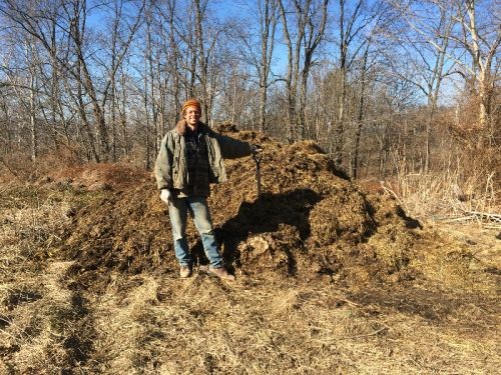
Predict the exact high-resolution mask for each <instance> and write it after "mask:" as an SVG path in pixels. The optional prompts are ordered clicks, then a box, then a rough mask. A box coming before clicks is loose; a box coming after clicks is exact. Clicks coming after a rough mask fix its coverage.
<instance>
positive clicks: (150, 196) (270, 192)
mask: <svg viewBox="0 0 501 375" xmlns="http://www.w3.org/2000/svg"><path fill="white" fill-rule="evenodd" d="M219 131H221V132H223V133H226V134H228V135H230V136H232V137H235V138H238V139H242V140H245V141H248V142H252V143H257V144H260V145H261V146H262V147H263V152H262V153H261V154H260V157H261V180H262V187H261V195H260V196H257V186H256V165H255V162H254V160H253V159H252V158H251V157H247V158H242V159H237V160H227V161H226V167H227V172H228V177H229V181H228V182H226V183H223V184H220V185H214V186H213V188H212V194H211V198H210V200H209V205H210V207H211V212H212V215H213V221H214V225H215V227H216V234H217V237H218V239H219V242H220V243H221V246H222V251H223V254H224V258H225V260H226V263H227V264H228V266H229V268H230V269H231V270H232V271H234V272H235V274H236V276H237V278H238V277H246V276H249V277H260V276H263V275H264V276H266V277H267V278H273V277H275V276H276V277H289V276H293V277H295V278H297V279H301V280H306V281H307V280H311V279H312V278H320V279H323V280H326V281H328V282H336V283H338V284H339V285H343V286H346V287H355V288H357V287H360V288H363V287H364V286H367V285H376V286H377V285H382V284H385V283H390V284H391V283H395V282H406V281H412V280H414V279H416V278H420V277H421V276H422V273H423V271H424V270H426V267H430V266H431V267H434V266H436V264H431V263H426V261H425V255H426V254H433V253H436V252H437V251H438V252H441V251H442V250H441V249H440V246H437V238H436V235H435V234H433V233H429V232H426V231H425V230H423V228H422V224H421V223H420V222H419V221H417V220H414V219H412V218H410V217H408V216H407V215H406V214H405V212H404V211H403V210H402V208H400V207H399V206H398V205H397V204H396V202H395V200H394V199H392V198H391V197H389V196H381V195H370V194H367V193H365V192H363V191H362V190H360V189H359V188H358V187H357V185H356V184H354V183H352V182H351V181H349V179H348V178H347V177H346V176H345V174H344V173H343V172H342V171H340V170H338V169H336V167H335V165H334V163H333V161H332V159H330V158H329V157H328V156H327V155H326V154H325V153H324V152H323V151H322V150H321V149H320V148H319V147H318V146H317V145H316V144H315V143H313V142H312V141H304V142H298V143H295V144H293V145H284V144H281V143H278V142H275V141H273V140H271V139H269V138H267V137H265V136H263V135H262V134H261V133H256V132H248V131H237V130H235V129H234V128H233V127H232V126H227V127H221V128H220V129H219ZM113 168H115V169H114V170H113V169H111V170H110V171H111V172H110V173H108V175H106V178H104V180H105V181H104V182H103V183H102V185H104V186H107V187H110V189H111V191H106V189H104V190H105V193H104V194H103V197H102V198H100V199H97V200H94V202H93V203H92V204H89V205H87V206H85V207H84V208H83V209H81V210H78V211H77V212H76V213H75V215H74V217H73V223H72V225H71V226H70V227H69V229H68V230H67V231H66V236H63V237H64V247H63V249H62V251H63V252H64V254H66V256H68V255H69V258H70V259H74V260H76V261H77V262H76V265H75V268H74V271H75V272H76V273H77V274H78V275H79V276H78V279H79V281H80V282H82V283H83V284H84V285H90V284H93V285H94V286H97V285H100V286H105V285H107V284H108V283H109V282H110V281H111V279H112V278H113V272H110V271H116V272H119V273H121V274H132V275H133V274H139V273H141V272H151V273H155V274H168V275H177V272H178V266H177V263H176V261H175V258H174V250H173V245H172V240H171V235H170V230H171V228H170V223H169V220H168V215H167V209H166V207H165V205H164V204H163V202H161V201H160V199H159V197H158V191H157V190H156V186H155V183H154V179H153V176H151V175H147V174H144V173H142V172H136V173H134V172H132V170H127V171H126V172H127V173H126V172H124V171H122V170H120V168H119V167H117V166H114V167H113ZM85 174H86V175H95V174H96V172H94V173H92V172H89V171H85ZM113 176H118V177H117V181H114V180H113ZM77 180H78V179H77ZM88 185H89V186H95V185H96V182H95V181H90V182H89V183H88ZM113 185H115V186H118V187H117V188H115V189H113ZM80 187H81V188H83V189H85V183H84V184H82V183H81V184H80ZM188 237H189V243H190V247H191V249H192V252H193V254H194V256H195V258H196V259H197V263H198V265H199V266H202V267H201V269H202V270H203V266H204V265H205V264H206V263H207V260H206V259H205V256H204V254H203V249H202V246H201V242H200V240H199V236H198V233H197V232H196V229H195V228H194V226H193V224H192V223H191V221H190V223H189V225H188ZM459 258H460V256H459V257H458V259H459ZM459 262H460V259H459ZM432 263H435V260H434V261H433V262H432ZM448 263H449V262H448ZM462 267H463V265H460V268H462ZM458 272H462V271H461V270H459V271H458ZM428 276H430V275H428ZM439 276H440V275H439ZM440 277H442V276H440Z"/></svg>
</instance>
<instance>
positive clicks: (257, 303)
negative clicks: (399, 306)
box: [93, 272, 500, 374]
mask: <svg viewBox="0 0 501 375" xmlns="http://www.w3.org/2000/svg"><path fill="white" fill-rule="evenodd" d="M347 293H348V291H342V290H339V288H338V287H337V286H335V285H328V284H325V283H322V282H320V281H318V282H317V283H307V284H304V283H298V282H297V281H296V280H293V279H282V280H274V282H272V283H270V281H269V280H264V279H263V280H257V279H249V278H247V277H245V276H243V275H241V276H240V277H239V280H238V281H237V282H236V283H235V284H231V285H228V284H224V283H221V282H220V281H219V280H216V279H214V278H213V277H210V276H208V275H206V274H205V273H203V272H201V273H199V274H197V275H196V276H195V277H194V278H192V279H189V280H184V281H180V280H178V279H176V278H173V277H172V276H171V275H166V276H165V277H157V276H152V275H141V276H138V277H136V278H134V279H133V280H130V279H129V280H125V279H124V280H120V279H119V278H117V279H116V283H115V285H114V286H113V287H111V288H110V289H109V290H107V292H106V293H105V294H103V295H102V296H99V297H97V298H95V299H94V300H93V306H95V308H96V309H95V312H96V316H98V317H99V318H98V319H97V320H96V328H97V331H98V332H99V336H98V340H97V342H98V343H99V344H98V346H96V348H95V349H96V357H95V358H96V360H97V361H98V362H101V366H100V367H99V372H100V373H107V374H114V373H131V374H134V373H137V374H139V373H144V374H383V373H387V374H402V373H405V374H411V373H419V374H422V373H465V374H466V373H468V374H482V373H492V372H495V370H496V368H497V366H498V365H499V364H500V363H499V360H498V358H497V356H496V350H497V349H496V333H495V330H492V328H493V327H486V328H485V329H479V328H478V327H477V328H476V329H475V330H474V331H473V330H472V331H469V330H468V329H465V327H463V326H462V325H461V323H460V322H456V324H449V323H448V322H447V321H446V320H444V321H435V322H432V321H429V320H427V319H425V318H423V317H420V316H419V315H414V314H412V313H410V312H408V313H402V312H399V311H397V310H395V309H394V308H391V307H389V306H381V305H378V304H376V303H372V304H362V303H358V302H354V301H353V300H350V298H347V297H346V294H347ZM453 315H454V314H450V317H449V318H450V319H452V318H453V317H452V316H453ZM480 337H481V339H480Z"/></svg>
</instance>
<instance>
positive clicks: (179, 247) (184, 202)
mask: <svg viewBox="0 0 501 375" xmlns="http://www.w3.org/2000/svg"><path fill="white" fill-rule="evenodd" d="M188 212H190V214H191V215H192V216H193V219H194V221H195V226H196V227H197V230H198V233H200V236H201V237H202V244H203V247H204V251H205V255H206V256H207V258H208V259H209V261H210V265H211V267H212V268H219V267H222V265H223V258H222V257H221V254H220V252H219V249H218V245H217V242H216V237H215V236H214V231H213V230H212V221H211V218H210V213H209V206H208V205H207V200H206V198H205V197H186V198H173V200H172V202H171V203H169V217H170V223H171V225H172V237H173V240H174V251H175V253H176V258H177V260H178V262H179V264H180V265H181V266H189V265H191V264H192V263H193V259H192V257H191V255H190V253H189V249H188V241H187V240H186V219H187V217H188Z"/></svg>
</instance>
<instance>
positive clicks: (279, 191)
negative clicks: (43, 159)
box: [0, 127, 501, 374]
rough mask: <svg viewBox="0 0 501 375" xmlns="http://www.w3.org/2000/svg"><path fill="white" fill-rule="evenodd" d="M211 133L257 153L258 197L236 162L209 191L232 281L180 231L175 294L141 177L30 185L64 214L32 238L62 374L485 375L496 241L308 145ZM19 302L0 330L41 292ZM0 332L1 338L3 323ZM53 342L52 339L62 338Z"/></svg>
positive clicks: (92, 169) (244, 163)
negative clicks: (354, 174) (185, 264)
mask: <svg viewBox="0 0 501 375" xmlns="http://www.w3.org/2000/svg"><path fill="white" fill-rule="evenodd" d="M219 130H220V131H221V132H226V133H228V134H229V135H231V136H233V137H236V138H239V139H242V140H247V141H250V142H254V143H258V144H260V145H261V146H262V147H263V152H262V155H261V157H262V161H261V180H262V186H261V194H260V195H259V196H258V195H257V186H256V166H255V163H254V161H253V159H252V158H243V159H238V160H227V161H226V167H227V172H228V176H229V181H228V182H226V183H223V184H221V185H218V186H214V187H213V189H212V194H211V197H210V200H209V204H210V206H211V212H212V214H213V221H214V224H215V227H216V235H217V237H218V239H219V242H220V243H221V249H222V251H223V255H224V258H225V261H226V263H227V265H228V267H229V268H230V269H231V271H232V272H233V273H235V275H236V276H237V281H236V282H234V283H224V282H221V281H219V280H217V279H215V278H214V277H213V276H211V275H209V274H208V273H207V272H206V264H207V259H206V258H205V256H204V255H203V249H202V246H201V242H200V240H199V237H198V234H197V232H196V230H195V228H194V226H193V224H192V223H191V222H190V223H189V225H188V239H189V243H190V247H191V249H192V252H193V254H194V256H195V258H196V259H197V265H196V270H195V271H196V272H195V275H194V277H192V278H190V279H189V280H179V278H178V276H177V275H178V266H177V262H176V260H175V257H174V251H173V246H172V241H171V237H170V224H169V220H168V217H167V211H166V206H165V205H164V204H163V203H162V202H161V201H160V199H159V197H158V191H157V190H156V188H155V183H154V179H153V177H152V175H151V174H149V173H145V172H142V171H139V170H137V169H133V168H131V167H129V166H127V165H97V166H95V165H94V166H85V167H84V166H82V167H76V168H75V167H74V168H71V169H67V170H63V171H60V172H58V173H57V174H54V175H50V176H45V177H44V178H42V179H40V180H39V181H38V182H37V184H36V185H35V186H36V191H37V192H38V193H37V194H39V195H43V196H44V198H43V199H42V200H44V202H48V201H50V202H51V204H53V205H55V206H57V205H59V206H61V205H62V204H63V203H64V204H65V207H64V209H61V217H64V223H61V225H60V226H58V227H57V228H49V229H47V231H48V232H50V233H56V234H57V238H52V237H50V236H46V237H47V239H45V240H41V241H40V249H38V248H37V249H36V250H34V252H35V253H36V254H37V257H38V258H39V259H40V260H41V261H42V262H43V265H42V266H40V265H39V268H41V269H40V270H39V272H38V273H36V275H37V276H36V277H35V279H37V278H40V280H42V279H43V278H44V277H45V279H46V278H47V277H48V276H47V275H54V272H53V271H50V270H51V269H52V268H51V267H53V264H64V272H61V273H60V274H59V278H58V279H57V280H56V281H57V282H56V281H54V280H53V281H52V282H51V283H52V284H54V283H58V285H59V286H60V288H61V290H62V291H64V293H65V294H64V295H65V296H66V297H64V298H62V299H61V301H63V302H61V305H62V306H64V308H65V309H67V311H70V312H71V313H69V315H68V314H67V315H66V316H64V314H62V316H60V318H59V319H60V325H65V324H66V325H69V326H71V327H72V328H73V329H72V330H71V331H72V333H71V334H68V335H66V336H65V339H64V340H63V341H62V344H61V345H62V348H63V349H62V350H61V352H62V353H64V356H63V357H64V358H63V357H60V358H62V359H61V360H60V363H61V368H64V369H65V371H68V372H70V373H71V372H72V371H75V372H76V371H77V369H78V370H79V371H84V372H86V373H110V374H113V373H158V374H164V373H165V374H167V373H168V374H170V373H173V374H176V373H200V374H202V373H204V374H205V373H207V374H208V373H246V374H261V373H291V374H292V373H304V374H309V373H311V374H323V373H325V374H332V373H367V374H368V373H382V372H386V373H395V374H396V373H409V372H419V373H432V372H456V373H492V372H493V371H494V372H495V371H496V369H497V368H498V366H499V360H498V359H497V357H496V355H495V352H496V337H497V334H498V333H499V332H498V330H497V328H496V327H498V326H499V317H500V315H499V299H498V292H499V290H498V283H499V264H500V262H499V250H500V249H501V245H500V243H501V241H499V240H497V239H496V237H495V235H496V233H494V232H492V231H491V232H490V233H486V234H485V236H486V239H485V242H484V239H482V240H473V239H471V238H469V237H468V238H467V236H466V237H465V236H463V237H461V236H458V235H457V234H456V235H455V234H454V233H453V232H452V231H451V228H445V229H446V230H447V232H446V231H445V230H444V229H443V228H441V227H440V225H438V224H434V223H429V222H421V221H418V220H415V219H413V218H412V217H409V216H408V215H407V214H406V213H405V212H404V211H403V210H402V208H400V207H399V206H398V204H397V202H396V201H395V200H394V199H392V197H390V196H387V195H383V194H380V193H378V192H377V191H376V192H374V193H369V192H367V191H365V190H364V189H362V188H361V187H360V186H358V185H357V184H356V183H354V182H352V181H350V180H349V179H348V178H347V177H346V175H345V173H344V172H343V171H341V170H338V169H337V168H336V167H335V165H334V163H333V161H332V160H331V159H330V158H329V157H328V156H327V155H326V154H325V153H323V151H322V150H321V149H320V148H319V147H318V146H317V145H316V144H314V143H313V142H310V141H305V142H299V143H296V144H293V145H284V144H280V143H278V142H275V141H273V140H272V139H269V138H267V137H266V136H264V135H262V134H260V133H255V132H239V131H236V130H235V129H234V128H232V127H226V128H221V129H219ZM28 196H30V195H29V194H28ZM47 197H52V198H50V199H49V198H47ZM54 197H58V198H57V199H54ZM39 199H41V198H39ZM20 201H22V202H25V201H26V199H24V200H23V199H20ZM31 202H33V200H31ZM9 204H10V206H13V205H14V203H9ZM18 206H19V204H18ZM13 209H14V208H13ZM6 219H8V218H7V217H5V218H4V219H3V220H6ZM462 232H464V231H462ZM16 238H17V237H16ZM49 238H51V240H50V243H48V242H47V241H48V240H49ZM473 238H475V235H473ZM482 238H483V237H482ZM487 238H488V239H487ZM473 243H474V244H473ZM58 262H59V263H58ZM61 262H62V263H61ZM23 272H26V271H22V270H20V271H19V272H17V274H18V275H19V274H21V273H23ZM51 277H52V278H54V276H51ZM45 279H43V280H45ZM51 280H52V279H51ZM44 283H46V282H44ZM32 289H33V290H32ZM32 289H30V288H28V289H26V288H25V289H19V288H18V289H15V290H16V292H15V293H12V291H11V292H9V293H10V294H7V295H6V296H5V297H3V299H2V301H4V302H3V303H4V307H5V309H4V315H2V316H3V318H2V317H1V316H0V324H2V322H10V321H12V320H16V319H21V318H15V317H14V315H13V314H12V311H15V310H16V309H17V307H16V306H19V305H37V304H38V306H49V305H47V304H48V302H49V299H48V298H49V297H50V295H51V294H50V293H51V292H50V288H49V289H47V288H46V287H37V288H32ZM9 309H10V310H9ZM42 310H43V309H42ZM63 310H64V309H63ZM42 315H43V314H42ZM44 316H45V315H44ZM4 326H5V328H2V329H3V330H4V331H5V332H9V329H10V326H11V325H10V324H9V325H7V323H5V324H4ZM26 326H27V327H28V326H29V324H26ZM44 332H46V331H44V329H43V328H42V330H41V332H39V333H37V334H35V336H37V335H38V336H40V337H42V336H43V335H44ZM58 332H62V333H60V334H61V335H63V336H64V329H60V330H59V331H58ZM479 343H481V344H479ZM9 345H10V346H9ZM9 345H4V347H3V349H2V351H1V353H2V358H3V361H4V363H5V366H6V368H10V369H11V370H10V371H11V372H12V373H16V372H18V371H20V370H19V369H22V367H20V366H17V365H15V364H16V363H17V362H16V361H17V360H16V358H17V357H15V356H16V355H19V353H22V352H23V350H26V348H29V343H26V342H24V341H22V342H21V343H19V340H18V341H16V340H10V341H9ZM16 345H17V346H16ZM16 353H17V354H16ZM41 357H43V355H42V354H40V358H41ZM37 358H38V357H37ZM40 358H38V362H36V363H40V366H42V363H43V361H42V360H41V359H40ZM16 366H17V367H16ZM36 366H37V365H34V367H33V369H34V370H33V371H34V372H36V371H37V369H40V367H36Z"/></svg>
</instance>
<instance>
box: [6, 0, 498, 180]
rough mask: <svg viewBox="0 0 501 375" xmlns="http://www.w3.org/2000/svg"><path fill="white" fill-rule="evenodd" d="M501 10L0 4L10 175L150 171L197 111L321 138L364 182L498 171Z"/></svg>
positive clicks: (339, 1) (306, 4)
mask: <svg viewBox="0 0 501 375" xmlns="http://www.w3.org/2000/svg"><path fill="white" fill-rule="evenodd" d="M496 3H497V1H496V0H422V1H414V0H401V1H396V0H351V1H346V0H252V1H246V2H242V3H241V4H239V3H235V2H228V3H226V2H225V1H221V0H219V1H216V0H22V1H19V0H0V24H1V25H2V26H1V27H0V43H1V48H0V61H1V62H0V161H2V163H3V164H4V165H6V166H9V165H10V166H11V167H12V165H14V164H15V163H19V162H20V161H22V160H24V161H25V162H28V161H31V162H32V163H33V162H35V163H36V162H37V160H38V159H40V158H41V157H43V156H44V155H50V154H52V155H54V154H55V155H61V156H66V157H71V158H75V159H76V160H79V161H94V162H108V161H109V162H111V161H119V160H127V161H134V162H136V163H140V164H142V165H143V166H144V167H145V168H151V166H152V163H153V160H154V158H155V156H156V153H157V151H158V147H159V144H160V140H161V138H162V137H163V135H164V134H165V132H166V131H167V130H168V129H170V128H171V127H173V126H174V124H175V123H176V122H177V121H178V120H179V117H180V114H179V107H180V105H181V103H182V102H183V101H184V100H186V99H187V98H191V97H196V98H198V99H200V100H201V102H202V106H203V114H204V120H205V121H206V122H207V123H208V124H209V125H211V126H214V125H216V124H217V123H220V122H222V121H229V122H231V123H235V124H237V125H238V126H239V127H240V128H243V129H252V130H259V131H263V132H266V133H268V134H270V135H271V136H274V137H277V138H279V139H281V140H283V141H285V142H295V141H300V140H305V139H312V140H314V141H316V142H317V143H318V144H320V146H322V147H323V148H324V149H325V150H326V152H327V153H329V154H331V155H332V157H333V159H334V160H335V161H336V163H337V164H338V165H339V166H342V167H343V168H345V169H346V170H347V171H348V172H349V173H350V174H351V175H352V176H353V177H356V178H360V177H364V176H378V177H380V178H384V177H385V176H387V175H390V174H394V173H400V172H403V173H409V172H411V173H428V172H431V171H439V170H443V169H444V168H449V167H450V166H451V165H464V166H465V167H464V168H469V167H471V161H472V160H473V159H475V158H477V159H479V160H480V161H479V163H481V165H483V166H484V167H485V168H487V169H489V168H490V169H492V168H494V169H495V168H496V165H497V164H498V162H499V160H500V159H499V158H498V156H497V155H499V153H500V152H499V151H500V142H501V130H500V100H499V95H498V94H499V68H500V58H499V44H500V43H501V22H500V21H501V12H500V10H499V7H498V6H497V5H499V4H496ZM230 4H231V5H230ZM468 166H469V167H468ZM493 166H494V167H493Z"/></svg>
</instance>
